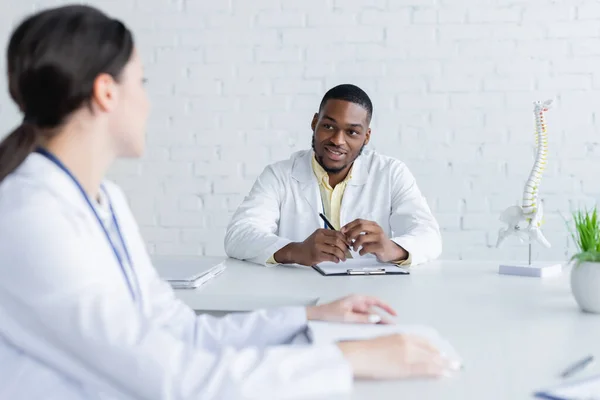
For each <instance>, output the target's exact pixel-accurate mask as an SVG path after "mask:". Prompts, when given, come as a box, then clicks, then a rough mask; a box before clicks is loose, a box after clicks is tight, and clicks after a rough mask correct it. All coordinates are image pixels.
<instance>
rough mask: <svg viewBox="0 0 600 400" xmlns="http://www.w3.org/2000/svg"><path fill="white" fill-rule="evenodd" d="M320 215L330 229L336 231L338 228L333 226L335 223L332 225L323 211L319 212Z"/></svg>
mask: <svg viewBox="0 0 600 400" xmlns="http://www.w3.org/2000/svg"><path fill="white" fill-rule="evenodd" d="M319 217H321V219H322V220H323V221H325V224H326V225H327V226H328V227H329V229H332V230H334V231H335V230H336V229H335V228H334V227H333V225H331V222H329V220H328V219H327V217H326V216H325V215H323V213H319Z"/></svg>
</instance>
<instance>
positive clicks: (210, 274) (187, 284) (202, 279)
mask: <svg viewBox="0 0 600 400" xmlns="http://www.w3.org/2000/svg"><path fill="white" fill-rule="evenodd" d="M223 271H225V263H220V264H217V265H215V266H214V267H212V268H210V269H209V270H208V271H204V272H199V273H197V274H195V275H192V276H189V277H186V276H185V275H182V276H179V277H178V278H166V279H165V280H166V281H167V282H169V283H170V284H171V287H173V288H174V289H196V288H198V287H200V286H202V285H204V284H205V283H206V282H208V281H210V280H211V279H213V278H215V277H216V276H218V275H220V274H221V273H222V272H223Z"/></svg>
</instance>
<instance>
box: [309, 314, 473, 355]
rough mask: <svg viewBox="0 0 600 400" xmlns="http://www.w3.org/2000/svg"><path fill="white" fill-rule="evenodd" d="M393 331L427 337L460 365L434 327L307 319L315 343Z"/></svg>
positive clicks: (367, 336) (439, 349)
mask: <svg viewBox="0 0 600 400" xmlns="http://www.w3.org/2000/svg"><path fill="white" fill-rule="evenodd" d="M395 333H403V334H412V335H415V336H419V337H422V338H424V339H427V340H428V341H429V342H430V343H431V345H432V346H434V347H435V348H436V349H438V351H440V353H442V354H444V355H445V356H446V357H448V358H449V359H450V360H451V361H453V362H457V363H459V364H460V365H462V359H461V357H460V355H459V354H458V352H457V351H456V349H454V347H452V345H451V344H450V343H449V342H448V341H447V340H446V339H444V338H443V337H442V336H441V335H440V334H439V333H438V332H437V331H436V330H435V329H433V328H431V327H428V326H424V325H400V324H388V325H386V324H348V323H334V322H323V321H309V322H308V330H307V336H308V339H309V340H310V341H311V342H312V343H315V344H327V343H335V342H340V341H347V340H365V339H373V338H376V337H379V336H385V335H392V334H395Z"/></svg>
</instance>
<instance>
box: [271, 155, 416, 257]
mask: <svg viewBox="0 0 600 400" xmlns="http://www.w3.org/2000/svg"><path fill="white" fill-rule="evenodd" d="M352 168H353V167H352ZM352 168H350V171H348V175H347V176H346V178H345V179H344V180H343V181H341V182H340V183H338V184H337V185H335V187H334V188H332V187H331V185H330V184H329V175H328V174H327V171H325V170H324V169H323V167H321V165H320V164H319V163H318V162H317V159H316V158H315V157H314V156H313V157H312V169H313V172H314V173H315V176H316V177H317V181H318V182H319V190H320V192H321V201H322V202H323V213H324V214H325V216H326V217H327V219H328V220H329V222H331V225H333V227H334V228H335V229H337V230H339V229H341V222H340V212H341V209H342V198H343V197H344V192H345V191H346V185H347V183H348V181H349V180H350V179H352ZM347 256H350V257H352V256H351V255H350V253H349V252H348V253H347ZM267 264H277V262H276V261H275V258H274V255H273V256H271V258H269V260H268V261H267ZM396 264H398V265H410V264H411V256H410V253H408V258H407V259H406V260H403V261H398V262H397V263H396Z"/></svg>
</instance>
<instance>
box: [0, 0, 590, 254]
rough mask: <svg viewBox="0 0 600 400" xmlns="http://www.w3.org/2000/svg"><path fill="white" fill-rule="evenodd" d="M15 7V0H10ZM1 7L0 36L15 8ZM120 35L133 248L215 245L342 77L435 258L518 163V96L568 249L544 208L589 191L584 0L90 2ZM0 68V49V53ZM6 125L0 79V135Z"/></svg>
mask: <svg viewBox="0 0 600 400" xmlns="http://www.w3.org/2000/svg"><path fill="white" fill-rule="evenodd" d="M11 3H15V2H11ZM61 3H65V2H64V1H58V0H37V1H27V0H24V1H21V2H17V3H15V4H11V8H10V9H8V8H6V7H4V8H3V12H2V13H1V15H0V39H1V40H2V43H4V44H3V46H4V45H5V43H6V42H7V38H8V34H9V29H10V28H11V27H12V26H14V24H15V23H16V21H18V19H19V18H21V17H22V16H23V15H24V14H25V13H26V12H29V11H31V10H34V9H38V8H39V7H45V6H50V5H56V4H61ZM90 3H92V4H94V5H96V6H98V7H100V8H101V9H103V10H105V11H106V12H108V13H110V14H112V15H114V16H116V17H119V18H122V19H123V20H124V21H125V22H126V23H127V24H128V25H129V26H130V27H131V28H132V29H133V30H134V32H135V35H136V39H137V44H138V46H139V49H140V51H141V54H142V56H143V58H144V60H145V64H146V69H147V75H148V78H149V79H150V82H149V86H148V89H149V92H150V96H151V98H152V100H153V114H152V117H151V120H150V124H149V129H148V150H147V153H146V155H145V156H144V158H143V159H142V160H139V161H128V162H121V163H119V165H117V166H116V167H115V168H114V170H113V171H112V174H111V175H112V177H114V179H115V180H116V181H118V182H119V183H120V184H121V185H122V186H123V187H124V189H125V191H126V192H127V193H128V195H129V196H130V199H131V204H132V207H133V210H134V213H135V214H136V216H137V217H138V220H139V222H140V225H141V227H142V231H143V233H144V235H145V238H146V240H147V242H148V244H149V248H150V249H151V251H153V252H156V253H160V254H210V255H218V254H222V252H223V250H222V237H223V232H224V227H225V225H226V224H227V221H228V219H229V216H230V215H231V213H232V212H233V211H234V210H235V208H236V206H237V205H238V204H239V203H240V201H241V200H242V198H243V195H244V194H245V193H246V191H247V190H248V189H249V188H250V186H251V185H252V182H253V180H254V179H255V178H256V176H257V175H258V174H259V173H260V172H261V171H262V169H263V168H264V167H265V165H266V164H268V163H270V162H273V161H276V160H279V159H283V158H287V157H288V156H289V154H290V153H291V152H292V151H295V150H299V149H303V148H306V147H308V146H309V145H310V136H311V132H310V129H309V123H310V120H311V118H312V115H313V113H314V111H315V110H316V108H317V106H318V103H319V101H320V99H321V96H322V95H323V94H324V92H325V90H326V89H328V88H329V87H331V86H333V85H335V84H338V83H343V82H351V83H355V84H358V85H359V86H362V87H363V88H364V89H365V90H366V91H367V92H368V93H369V94H370V95H371V97H372V99H373V102H374V105H375V115H374V120H373V141H372V147H374V148H376V149H378V150H379V151H381V152H382V153H385V154H389V155H393V156H395V157H397V158H400V159H402V160H404V161H405V162H406V163H407V164H408V166H409V167H410V168H411V169H412V171H413V172H414V174H415V175H416V177H417V179H418V182H419V184H420V186H421V188H422V190H423V191H424V193H425V194H426V196H427V198H428V200H429V202H430V204H431V207H432V208H433V210H434V212H435V213H436V215H437V217H438V219H439V221H440V224H441V225H442V228H443V231H444V232H443V234H444V255H443V256H444V257H445V258H451V259H456V258H462V259H500V258H504V259H517V258H525V257H526V247H525V246H522V245H519V244H517V243H514V242H513V243H508V245H507V246H506V247H503V248H501V249H495V248H494V245H495V241H496V237H497V230H498V228H499V227H500V225H499V222H498V220H497V217H498V214H499V213H500V212H501V211H502V210H503V209H504V208H505V207H507V206H509V205H511V204H514V203H516V202H517V201H518V200H519V199H520V197H521V190H522V186H523V183H524V180H525V179H526V177H527V174H528V173H529V168H530V167H531V164H532V154H533V152H532V145H533V141H532V138H533V137H532V127H533V119H532V113H531V102H532V101H534V100H538V99H539V100H544V99H546V98H548V97H555V98H556V99H557V101H558V104H557V107H556V108H555V109H553V110H552V111H551V112H550V113H549V114H548V126H549V131H550V153H551V158H550V165H549V168H548V171H547V173H546V176H545V178H544V181H543V186H542V190H541V193H542V196H543V197H544V198H545V204H546V211H547V218H546V221H547V224H546V226H545V232H546V235H547V236H548V238H549V240H550V241H551V242H552V244H553V248H552V249H551V250H544V251H542V250H540V249H536V256H537V257H538V259H556V258H558V259H564V258H565V257H566V256H567V255H568V253H569V252H570V251H572V244H571V243H569V240H568V235H567V232H566V230H565V227H564V221H563V220H562V217H561V214H560V213H562V215H565V216H567V215H568V214H569V211H570V209H571V208H572V207H576V206H581V205H592V204H594V203H595V201H596V198H597V196H598V195H599V194H600V188H599V184H598V178H597V174H596V172H595V165H596V164H595V159H597V158H598V157H600V144H599V140H598V133H597V128H598V115H597V113H596V107H597V106H596V105H597V104H600V6H599V5H598V2H597V1H593V0H569V1H566V0H562V1H560V0H535V1H533V0H527V1H524V0H485V1H484V0H452V1H450V0H387V1H386V0H344V1H342V0H310V1H309V0H144V1H141V0H97V1H91V2H90ZM0 64H1V67H2V68H3V69H4V66H5V60H4V57H2V60H1V61H0ZM18 121H19V117H18V114H17V112H16V110H15V107H14V106H13V105H12V103H11V102H10V101H9V98H8V95H7V89H6V82H5V80H4V79H2V80H0V131H1V132H7V131H8V130H9V129H11V128H12V127H13V126H14V125H15V124H17V123H18Z"/></svg>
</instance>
